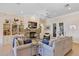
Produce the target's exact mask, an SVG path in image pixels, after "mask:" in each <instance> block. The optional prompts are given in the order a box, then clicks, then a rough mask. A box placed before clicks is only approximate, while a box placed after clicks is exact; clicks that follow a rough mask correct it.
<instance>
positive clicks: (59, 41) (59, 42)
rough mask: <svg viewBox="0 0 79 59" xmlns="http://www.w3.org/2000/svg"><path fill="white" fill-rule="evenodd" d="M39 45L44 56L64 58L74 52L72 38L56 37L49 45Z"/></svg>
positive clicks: (40, 52)
mask: <svg viewBox="0 0 79 59" xmlns="http://www.w3.org/2000/svg"><path fill="white" fill-rule="evenodd" d="M39 44H40V46H39V54H40V55H42V56H64V55H66V54H67V53H68V52H69V51H71V50H72V37H68V36H63V37H56V38H52V39H51V40H50V41H49V45H46V44H44V43H42V42H39Z"/></svg>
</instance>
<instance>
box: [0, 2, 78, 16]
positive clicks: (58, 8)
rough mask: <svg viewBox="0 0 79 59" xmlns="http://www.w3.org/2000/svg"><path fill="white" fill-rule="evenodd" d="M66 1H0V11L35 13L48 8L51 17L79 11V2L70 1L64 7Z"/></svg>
mask: <svg viewBox="0 0 79 59" xmlns="http://www.w3.org/2000/svg"><path fill="white" fill-rule="evenodd" d="M66 4H67V3H0V11H3V12H8V13H13V14H17V15H21V16H23V15H26V16H31V15H37V14H38V13H44V12H40V10H48V13H49V15H50V16H51V17H56V16H61V15H64V14H68V13H72V12H76V11H79V3H70V4H69V6H68V7H70V8H71V9H70V10H69V9H68V7H65V5H66Z"/></svg>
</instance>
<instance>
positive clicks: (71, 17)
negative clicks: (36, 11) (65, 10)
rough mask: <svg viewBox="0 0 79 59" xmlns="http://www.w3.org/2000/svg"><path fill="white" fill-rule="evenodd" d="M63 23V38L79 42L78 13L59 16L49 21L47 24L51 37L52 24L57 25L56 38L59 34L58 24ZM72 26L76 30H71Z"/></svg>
mask: <svg viewBox="0 0 79 59" xmlns="http://www.w3.org/2000/svg"><path fill="white" fill-rule="evenodd" d="M60 22H63V23H64V33H65V36H72V37H73V41H75V42H79V12H75V13H71V14H67V15H63V16H59V17H56V18H52V19H49V21H48V23H49V24H50V26H51V29H50V33H51V36H52V33H53V29H52V24H53V23H56V24H57V36H59V35H58V32H59V23H60ZM72 25H75V26H76V29H73V28H72V29H71V28H70V27H71V26H72Z"/></svg>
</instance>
